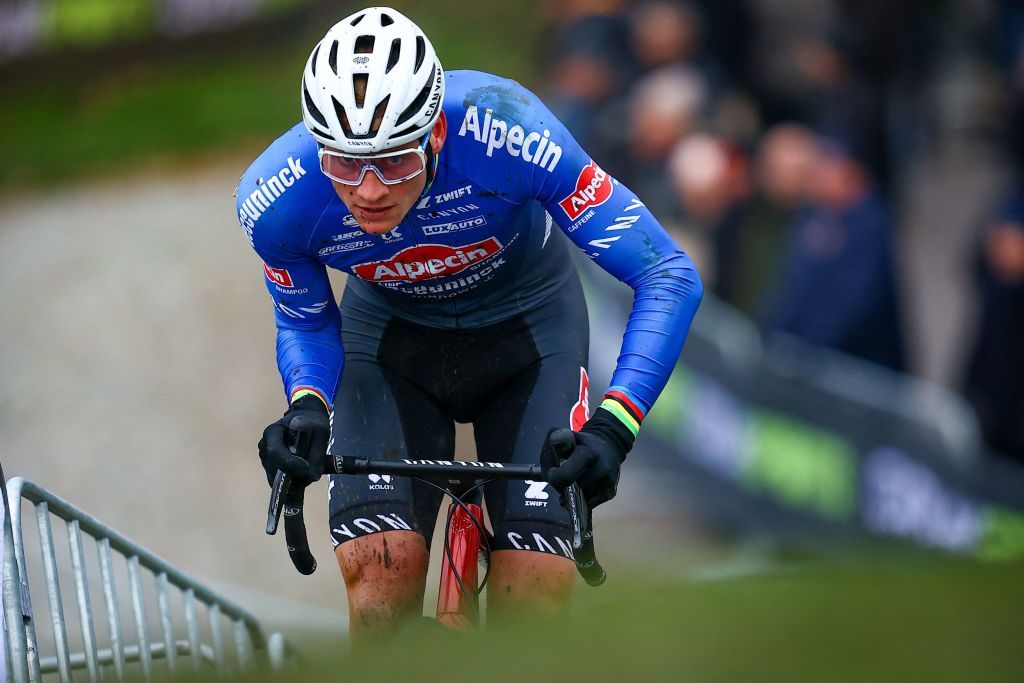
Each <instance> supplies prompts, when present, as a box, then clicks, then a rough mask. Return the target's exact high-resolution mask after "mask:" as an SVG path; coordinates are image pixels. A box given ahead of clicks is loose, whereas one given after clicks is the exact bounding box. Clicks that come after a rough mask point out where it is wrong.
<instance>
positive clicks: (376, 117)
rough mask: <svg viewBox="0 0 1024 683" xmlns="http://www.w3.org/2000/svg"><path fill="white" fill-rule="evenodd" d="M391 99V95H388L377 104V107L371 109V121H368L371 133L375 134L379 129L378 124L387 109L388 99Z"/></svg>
mask: <svg viewBox="0 0 1024 683" xmlns="http://www.w3.org/2000/svg"><path fill="white" fill-rule="evenodd" d="M390 99H391V95H388V96H387V97H385V98H384V99H383V100H381V101H380V103H379V104H378V105H377V108H376V109H374V110H373V121H372V122H371V123H370V128H371V129H372V132H373V134H376V132H377V131H378V130H380V124H381V122H382V121H383V120H384V112H386V111H387V110H388V100H390Z"/></svg>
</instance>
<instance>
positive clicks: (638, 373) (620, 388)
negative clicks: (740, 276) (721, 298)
mask: <svg viewBox="0 0 1024 683" xmlns="http://www.w3.org/2000/svg"><path fill="white" fill-rule="evenodd" d="M629 284H630V286H631V287H632V288H633V291H634V297H633V310H632V312H631V313H630V315H629V321H628V323H627V324H626V332H625V334H624V335H623V337H622V350H621V352H620V353H619V359H618V363H617V365H616V367H615V372H614V374H613V375H612V381H611V386H610V387H609V389H608V391H607V392H606V393H605V397H604V400H603V402H602V404H601V407H603V408H605V409H606V410H608V411H609V412H611V413H613V414H614V415H615V416H616V417H617V418H618V419H619V420H620V421H621V422H623V423H624V424H625V425H626V426H627V427H628V428H629V429H630V431H632V432H633V434H634V436H635V435H636V433H637V431H638V430H639V426H640V423H641V422H642V421H643V419H644V417H645V416H646V415H647V412H648V411H649V410H650V408H651V406H652V405H654V401H655V400H656V399H657V398H658V395H659V394H661V391H662V389H664V388H665V384H666V383H667V382H668V378H669V376H670V375H671V374H672V371H673V370H674V369H675V366H676V361H677V360H678V358H679V353H680V352H681V351H682V349H683V342H684V341H685V340H686V335H687V333H688V332H689V329H690V323H691V321H692V320H693V316H694V314H695V313H696V312H697V307H698V306H699V305H700V301H701V298H702V297H703V293H704V288H703V285H702V284H701V281H700V276H699V275H698V274H697V270H696V269H695V268H694V266H693V262H692V261H690V259H689V257H688V256H686V255H685V254H683V253H677V254H676V255H674V256H673V257H672V258H670V259H668V260H666V261H664V262H663V263H661V264H659V265H658V266H656V267H655V268H652V269H650V270H649V271H647V272H646V273H644V274H643V275H641V276H640V277H638V278H637V279H636V280H635V281H633V282H630V283H629Z"/></svg>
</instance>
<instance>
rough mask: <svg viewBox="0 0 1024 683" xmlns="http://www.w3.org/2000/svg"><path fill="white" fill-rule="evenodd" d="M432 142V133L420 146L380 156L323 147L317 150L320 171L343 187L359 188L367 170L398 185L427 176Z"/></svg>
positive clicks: (389, 182) (387, 181) (383, 153)
mask: <svg viewBox="0 0 1024 683" xmlns="http://www.w3.org/2000/svg"><path fill="white" fill-rule="evenodd" d="M429 139H430V136H429V134H428V135H427V136H425V138H424V140H423V144H421V145H420V146H419V147H412V148H410V149H400V150H396V151H394V152H381V153H380V154H361V155H353V154H344V153H342V152H337V151H335V150H333V149H327V148H326V147H320V148H319V149H318V150H317V156H318V157H319V158H320V170H321V171H322V172H323V174H324V175H325V176H327V177H328V178H330V179H331V180H333V181H335V182H339V183H341V184H342V185H358V184H359V183H361V182H363V178H364V177H365V176H366V171H367V170H371V171H373V172H374V173H376V174H377V177H378V178H380V181H381V182H382V183H384V184H385V185H397V184H398V183H404V182H405V181H406V180H411V179H412V178H415V177H416V176H418V175H419V174H420V173H423V170H424V169H425V168H426V167H427V155H426V153H425V152H424V151H423V148H424V147H425V146H426V144H427V141H428V140H429Z"/></svg>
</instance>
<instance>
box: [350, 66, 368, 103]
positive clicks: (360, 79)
mask: <svg viewBox="0 0 1024 683" xmlns="http://www.w3.org/2000/svg"><path fill="white" fill-rule="evenodd" d="M369 80H370V76H369V74H352V94H354V95H355V96H356V106H357V107H359V108H360V109H362V108H363V103H364V102H365V101H366V84H367V82H369Z"/></svg>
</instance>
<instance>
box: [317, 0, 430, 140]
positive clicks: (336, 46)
mask: <svg viewBox="0 0 1024 683" xmlns="http://www.w3.org/2000/svg"><path fill="white" fill-rule="evenodd" d="M443 99H444V71H443V70H442V69H441V62H440V61H439V60H438V58H437V54H436V53H435V52H434V48H433V46H432V45H431V44H430V41H429V40H428V39H427V37H426V35H424V33H423V31H422V30H420V28H419V27H418V26H417V25H416V24H414V23H413V22H412V21H410V20H409V19H408V18H407V17H405V16H404V15H403V14H401V13H400V12H398V11H396V10H393V9H391V8H388V7H371V8H368V9H364V10H360V11H359V12H356V13H354V14H352V15H350V16H348V17H345V18H344V19H342V20H341V21H339V22H338V23H337V24H335V25H334V26H333V27H332V28H331V29H330V30H329V31H328V32H327V35H325V36H324V37H323V39H322V40H321V41H320V42H319V43H317V45H316V47H314V48H313V52H312V53H311V54H310V56H309V59H308V60H307V61H306V68H305V71H304V72H303V75H302V120H303V122H304V123H305V124H306V128H308V129H309V132H310V133H311V134H312V135H313V137H314V138H316V140H317V141H318V142H320V143H321V144H323V145H326V146H328V147H332V148H334V149H338V150H340V151H342V152H345V153H348V154H371V153H374V152H382V151H385V150H387V149H391V148H393V147H396V146H398V145H402V144H405V143H406V142H409V141H411V140H417V139H420V138H422V137H423V136H424V135H426V134H427V133H428V132H429V131H430V129H431V128H432V127H433V125H434V122H435V121H436V120H437V117H438V115H439V114H440V112H441V102H442V100H443Z"/></svg>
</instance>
